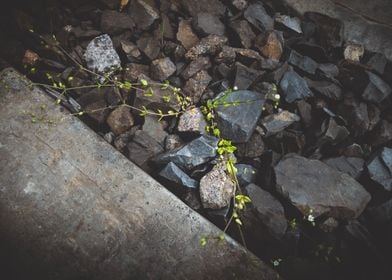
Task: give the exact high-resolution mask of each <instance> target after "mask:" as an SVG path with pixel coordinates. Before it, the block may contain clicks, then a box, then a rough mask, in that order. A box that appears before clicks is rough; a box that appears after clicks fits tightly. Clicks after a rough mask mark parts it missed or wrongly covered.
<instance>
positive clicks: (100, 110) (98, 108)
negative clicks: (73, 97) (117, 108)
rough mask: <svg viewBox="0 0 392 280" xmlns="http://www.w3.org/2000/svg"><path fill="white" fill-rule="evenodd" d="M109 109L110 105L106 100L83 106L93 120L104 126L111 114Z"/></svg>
mask: <svg viewBox="0 0 392 280" xmlns="http://www.w3.org/2000/svg"><path fill="white" fill-rule="evenodd" d="M107 107H108V105H107V103H106V101H105V100H104V99H98V100H95V101H93V102H91V103H88V104H87V105H85V106H83V110H84V112H86V114H87V116H89V117H90V118H91V119H92V120H94V121H95V122H97V123H98V124H104V123H105V120H106V118H107V116H108V115H109V113H110V110H109V108H107Z"/></svg>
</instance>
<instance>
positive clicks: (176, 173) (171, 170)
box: [159, 162, 199, 189]
mask: <svg viewBox="0 0 392 280" xmlns="http://www.w3.org/2000/svg"><path fill="white" fill-rule="evenodd" d="M159 176H161V177H163V178H165V179H167V180H169V181H170V182H172V183H175V184H179V185H182V186H184V187H187V188H192V189H196V188H197V187H198V185H199V183H198V182H197V181H196V180H194V179H192V178H191V177H189V176H188V175H187V174H186V173H185V172H184V171H182V170H181V169H180V168H179V167H178V166H177V165H175V164H174V163H173V162H169V163H168V164H167V165H166V166H165V168H163V169H162V170H161V172H159Z"/></svg>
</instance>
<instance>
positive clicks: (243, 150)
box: [235, 128, 265, 158]
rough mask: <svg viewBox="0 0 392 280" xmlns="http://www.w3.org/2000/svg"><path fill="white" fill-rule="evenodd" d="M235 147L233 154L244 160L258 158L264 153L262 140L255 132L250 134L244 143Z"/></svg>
mask: <svg viewBox="0 0 392 280" xmlns="http://www.w3.org/2000/svg"><path fill="white" fill-rule="evenodd" d="M256 129H257V128H256ZM236 147H237V150H236V151H235V154H236V155H237V156H239V157H245V158H255V157H259V156H261V155H262V154H263V153H264V149H265V145H264V142H263V138H262V137H261V135H260V133H258V132H257V131H255V132H254V133H253V134H252V136H251V137H250V138H249V140H248V141H247V142H246V143H240V144H237V145H236Z"/></svg>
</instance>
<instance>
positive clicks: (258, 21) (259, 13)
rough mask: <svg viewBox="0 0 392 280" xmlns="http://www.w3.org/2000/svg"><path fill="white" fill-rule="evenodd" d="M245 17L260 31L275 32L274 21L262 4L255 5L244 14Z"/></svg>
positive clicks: (250, 6)
mask: <svg viewBox="0 0 392 280" xmlns="http://www.w3.org/2000/svg"><path fill="white" fill-rule="evenodd" d="M244 17H245V19H246V20H247V21H249V22H250V23H251V24H252V25H253V26H254V27H256V28H257V29H259V30H260V31H264V30H273V29H274V20H273V18H272V17H270V15H269V14H267V12H266V11H265V9H264V6H263V5H262V4H261V3H253V4H251V5H249V6H248V8H247V9H246V10H245V12H244Z"/></svg>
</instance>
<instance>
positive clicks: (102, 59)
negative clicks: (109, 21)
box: [83, 34, 121, 74]
mask: <svg viewBox="0 0 392 280" xmlns="http://www.w3.org/2000/svg"><path fill="white" fill-rule="evenodd" d="M83 59H84V60H85V61H86V63H87V68H88V69H90V70H91V71H94V72H95V73H97V74H105V73H106V72H108V71H110V70H112V69H113V68H119V67H121V61H120V57H119V56H118V54H117V52H116V50H115V49H114V48H113V43H112V40H111V39H110V37H109V35H107V34H104V35H101V36H98V37H96V38H94V39H93V40H92V41H91V42H90V43H89V44H88V45H87V48H86V51H85V53H84V55H83Z"/></svg>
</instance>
